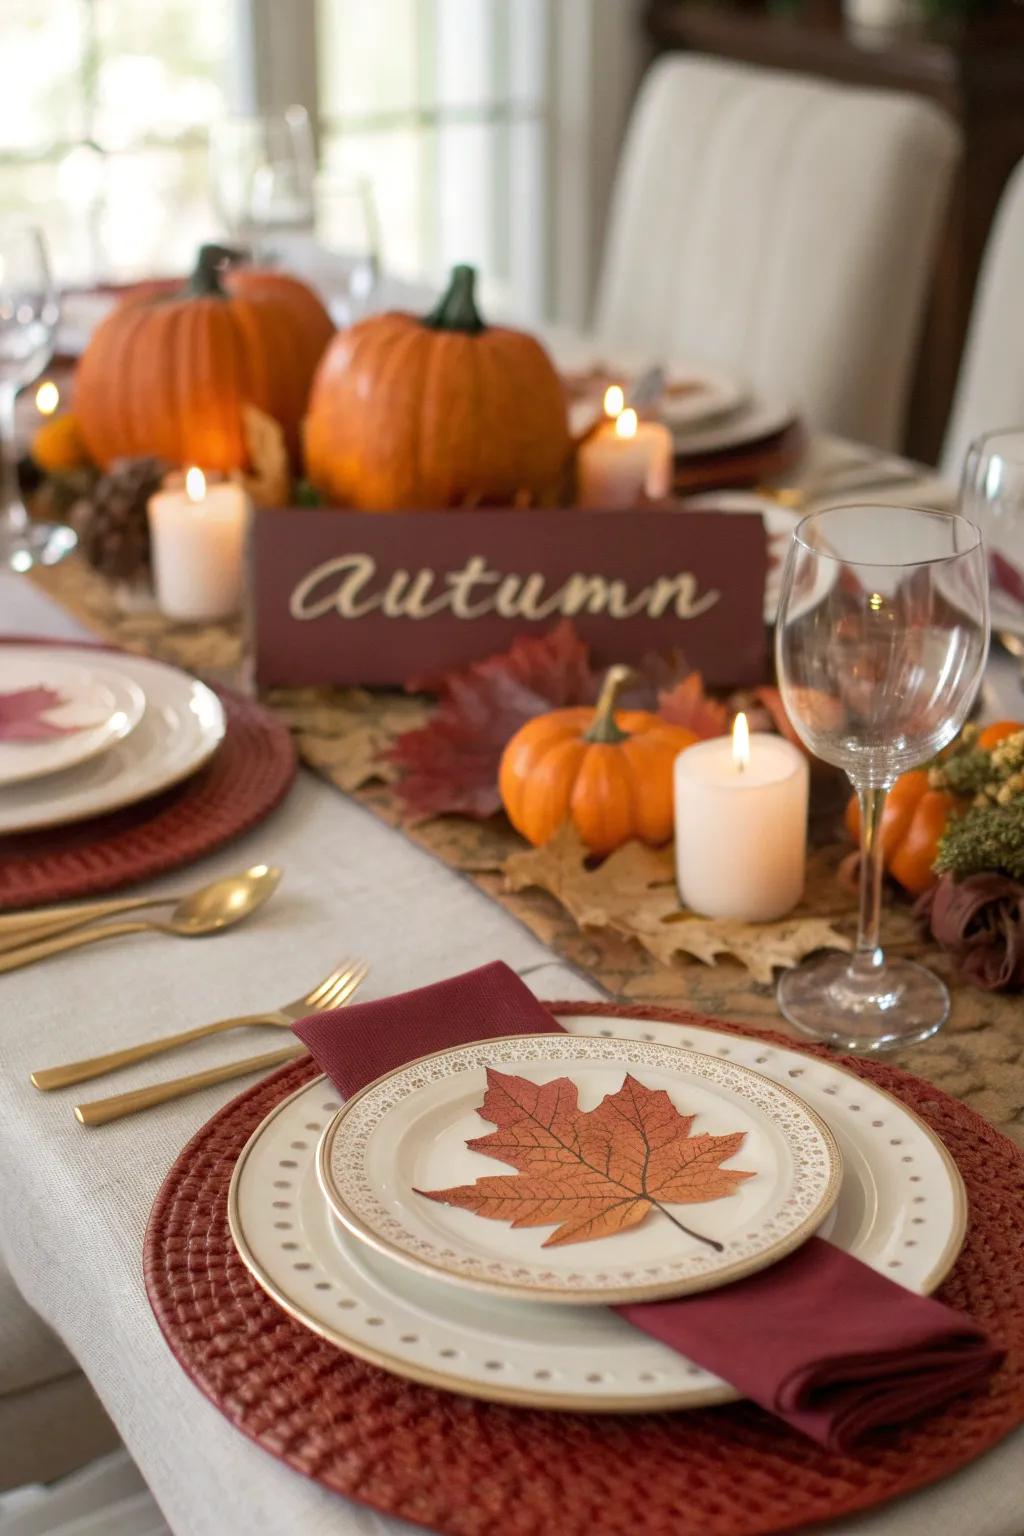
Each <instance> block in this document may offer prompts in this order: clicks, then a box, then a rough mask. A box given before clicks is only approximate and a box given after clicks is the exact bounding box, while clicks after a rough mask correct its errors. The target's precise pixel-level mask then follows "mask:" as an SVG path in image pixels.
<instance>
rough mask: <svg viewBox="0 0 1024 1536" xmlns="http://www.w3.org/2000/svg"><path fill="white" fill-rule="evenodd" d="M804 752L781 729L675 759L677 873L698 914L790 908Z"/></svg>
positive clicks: (802, 829)
mask: <svg viewBox="0 0 1024 1536" xmlns="http://www.w3.org/2000/svg"><path fill="white" fill-rule="evenodd" d="M809 782H810V775H809V772H808V765H807V759H806V757H805V756H804V754H803V753H802V752H801V751H799V749H798V748H797V747H794V746H793V745H792V743H791V742H788V741H785V740H784V739H783V738H782V737H781V736H768V735H760V734H758V735H754V736H751V735H750V734H749V732H748V728H747V720H746V716H745V715H742V714H740V715H737V717H736V722H735V725H734V727H733V735H732V738H731V739H730V738H729V737H728V736H716V737H714V738H713V739H712V740H711V741H703V742H698V743H697V744H696V745H695V746H692V747H688V748H687V750H686V751H685V752H682V753H680V755H679V757H677V758H676V762H675V822H676V876H677V880H678V883H679V895H680V898H681V900H682V903H683V905H684V907H687V908H688V909H689V910H690V911H692V912H699V913H700V914H701V915H702V916H704V917H733V918H739V919H741V920H742V921H744V922H750V923H762V922H770V921H771V920H772V919H774V918H779V917H785V915H786V913H787V912H790V911H792V909H793V908H794V907H795V906H796V904H797V902H798V901H799V900H800V897H801V896H802V895H803V889H804V873H805V868H806V862H807V797H808V787H809Z"/></svg>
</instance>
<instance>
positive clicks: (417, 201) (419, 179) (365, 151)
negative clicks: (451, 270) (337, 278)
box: [324, 127, 429, 277]
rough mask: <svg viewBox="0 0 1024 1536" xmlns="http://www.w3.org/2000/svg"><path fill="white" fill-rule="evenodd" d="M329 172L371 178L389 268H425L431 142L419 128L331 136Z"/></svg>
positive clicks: (410, 271) (404, 271) (409, 272)
mask: <svg viewBox="0 0 1024 1536" xmlns="http://www.w3.org/2000/svg"><path fill="white" fill-rule="evenodd" d="M324 158H325V163H326V168H327V171H328V173H329V174H332V175H333V174H336V173H337V174H340V175H356V176H363V177H365V178H366V179H367V180H368V181H369V183H370V186H371V188H372V191H373V196H374V199H375V202H376V205H377V215H378V218H379V221H380V231H381V258H382V261H383V265H384V267H385V268H386V269H387V270H388V271H390V272H394V273H396V274H398V275H399V276H412V277H415V276H417V275H419V274H420V273H422V272H423V270H424V265H425V262H424V255H425V251H424V244H425V239H424V219H423V212H424V208H423V204H424V201H425V176H426V169H427V164H428V161H429V144H428V142H427V141H426V140H425V139H424V136H423V135H422V134H420V133H418V132H417V131H416V129H415V128H412V127H409V128H402V129H398V130H394V131H389V132H386V133H343V134H338V135H330V136H329V137H328V138H327V141H326V143H325V146H324Z"/></svg>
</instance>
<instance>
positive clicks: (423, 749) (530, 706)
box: [388, 622, 598, 821]
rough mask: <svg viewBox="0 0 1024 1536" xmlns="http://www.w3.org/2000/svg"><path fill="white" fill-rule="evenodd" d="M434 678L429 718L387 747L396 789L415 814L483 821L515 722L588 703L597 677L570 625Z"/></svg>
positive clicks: (496, 803) (493, 807) (493, 805)
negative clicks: (436, 695)
mask: <svg viewBox="0 0 1024 1536" xmlns="http://www.w3.org/2000/svg"><path fill="white" fill-rule="evenodd" d="M440 681H441V694H442V696H441V701H440V703H439V705H438V707H437V711H436V713H435V714H434V717H433V719H432V720H431V721H430V723H429V724H428V725H425V726H423V727H422V728H421V729H419V730H415V731H406V732H405V734H404V735H403V736H400V737H399V738H398V740H397V741H396V743H395V745H394V746H393V747H392V749H391V751H390V752H389V753H388V757H389V759H390V760H391V761H392V762H394V763H397V764H398V766H399V767H400V768H401V769H402V770H403V772H402V777H401V779H400V780H399V782H398V784H397V786H396V789H397V793H398V795H399V798H400V799H401V801H402V803H403V806H404V808H405V811H406V813H407V814H408V815H409V816H411V817H413V818H415V819H416V820H420V821H422V820H425V819H427V818H428V817H431V816H443V815H447V814H449V813H452V812H457V813H458V814H460V815H463V816H473V817H476V818H478V819H479V820H484V819H485V818H486V817H488V816H493V815H494V814H495V812H496V811H499V810H500V809H501V799H500V796H499V794H498V765H499V763H500V761H501V754H502V752H503V751H504V750H505V747H506V745H507V743H508V742H509V741H510V740H511V739H512V737H513V736H514V735H515V733H516V731H518V729H519V727H520V726H521V725H524V724H525V723H526V721H527V720H532V719H533V717H534V716H535V715H542V714H545V713H546V712H547V711H548V710H549V709H561V708H563V706H565V705H569V704H589V703H591V702H592V700H593V699H594V698H595V696H596V693H597V685H598V679H597V677H596V676H595V674H594V673H593V672H592V671H591V669H590V662H589V659H588V655H587V647H586V645H585V644H584V643H583V641H582V640H581V639H580V637H579V635H577V633H576V631H575V630H574V629H573V627H572V625H571V624H569V623H568V622H565V623H562V624H560V625H559V626H558V628H557V629H553V630H552V631H551V632H550V634H547V635H544V636H541V637H534V636H532V635H531V636H521V637H520V638H519V639H517V640H515V641H513V643H512V645H511V646H510V647H509V649H508V650H507V651H504V652H502V653H501V654H500V655H497V656H489V657H488V658H487V659H486V661H479V662H474V663H473V665H472V666H469V667H467V668H465V670H464V671H460V672H449V673H447V674H446V675H445V677H444V678H443V679H442V680H440Z"/></svg>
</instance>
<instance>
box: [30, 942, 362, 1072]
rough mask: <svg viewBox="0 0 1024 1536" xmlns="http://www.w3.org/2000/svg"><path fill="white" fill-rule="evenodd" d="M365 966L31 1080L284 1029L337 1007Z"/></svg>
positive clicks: (353, 965)
mask: <svg viewBox="0 0 1024 1536" xmlns="http://www.w3.org/2000/svg"><path fill="white" fill-rule="evenodd" d="M368 969H369V967H368V966H366V965H364V964H363V962H362V961H361V960H346V961H345V962H344V964H342V965H339V966H338V967H337V969H336V970H333V971H332V972H331V974H330V975H329V976H325V977H324V979H323V981H322V982H321V983H320V985H319V986H318V987H314V988H313V990H312V991H311V992H307V993H306V995H305V996H304V997H297V998H296V999H295V1001H294V1002H293V1003H285V1005H284V1007H283V1008H278V1009H276V1010H275V1011H273V1012H270V1013H250V1014H243V1015H241V1016H240V1017H239V1018H235V1019H219V1020H218V1021H217V1022H216V1023H215V1024H200V1025H199V1026H198V1027H197V1028H195V1029H183V1030H181V1031H179V1033H178V1034H175V1035H162V1036H161V1037H160V1039H159V1040H147V1041H144V1042H143V1044H141V1045H128V1046H125V1047H124V1048H123V1049H122V1050H120V1051H110V1052H108V1053H107V1055H105V1056H91V1057H89V1058H88V1059H87V1060H86V1061H72V1062H69V1063H68V1064H67V1066H63V1067H44V1068H43V1069H42V1070H41V1071H39V1072H33V1073H32V1082H33V1083H34V1085H35V1086H36V1087H37V1088H42V1089H44V1090H47V1091H48V1090H49V1089H51V1088H70V1087H71V1086H72V1084H74V1083H85V1082H88V1081H89V1079H90V1078H93V1077H102V1076H103V1074H104V1073H105V1072H116V1071H117V1070H118V1069H119V1068H120V1067H128V1066H131V1065H132V1064H133V1063H135V1062H137V1061H148V1059H149V1058H150V1057H151V1056H160V1055H162V1054H163V1052H164V1051H172V1050H174V1049H175V1047H176V1046H179V1045H188V1044H189V1043H190V1042H191V1041H193V1040H202V1039H204V1037H205V1036H206V1035H220V1034H223V1033H224V1032H225V1030H229V1029H241V1028H242V1027H243V1026H245V1025H250V1024H255V1025H260V1024H270V1025H274V1026H276V1027H277V1028H287V1027H288V1026H289V1025H291V1024H294V1023H296V1022H297V1021H298V1020H299V1019H301V1018H304V1017H305V1015H306V1014H307V1013H313V1012H316V1011H323V1010H324V1009H327V1008H336V1007H338V1006H339V1004H341V1003H343V1002H345V1000H346V999H347V998H349V997H351V996H352V994H353V992H354V991H355V990H356V988H357V987H358V986H359V985H360V983H361V982H362V981H363V979H364V977H365V976H366V973H367V971H368ZM214 1070H217V1069H214Z"/></svg>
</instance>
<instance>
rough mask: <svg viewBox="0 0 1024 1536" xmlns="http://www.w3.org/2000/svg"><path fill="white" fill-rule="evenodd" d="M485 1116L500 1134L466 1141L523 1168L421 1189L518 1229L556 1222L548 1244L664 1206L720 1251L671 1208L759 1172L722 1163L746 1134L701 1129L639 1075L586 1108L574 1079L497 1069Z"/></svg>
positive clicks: (633, 1222)
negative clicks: (537, 1078)
mask: <svg viewBox="0 0 1024 1536" xmlns="http://www.w3.org/2000/svg"><path fill="white" fill-rule="evenodd" d="M479 1113H480V1115H481V1116H482V1118H483V1119H485V1120H490V1121H491V1122H492V1124H494V1125H495V1126H497V1130H494V1131H489V1132H488V1134H487V1135H486V1136H478V1137H476V1138H474V1139H473V1140H470V1141H467V1142H466V1145H467V1146H468V1147H469V1148H470V1149H471V1150H472V1151H474V1152H482V1153H484V1154H485V1155H486V1156H488V1157H494V1158H497V1159H498V1160H499V1161H500V1162H503V1163H508V1164H510V1165H511V1166H512V1167H513V1168H515V1169H517V1172H516V1173H514V1174H493V1175H485V1176H484V1177H483V1178H479V1179H477V1181H476V1183H475V1184H460V1185H456V1186H454V1187H453V1188H451V1189H421V1190H417V1191H416V1193H417V1194H420V1195H424V1196H426V1198H427V1199H429V1200H437V1201H438V1202H440V1203H441V1204H443V1205H454V1206H458V1207H459V1208H460V1209H462V1210H466V1211H475V1212H476V1214H477V1215H479V1216H486V1217H488V1218H489V1219H490V1220H492V1221H507V1222H510V1223H511V1224H512V1226H513V1227H546V1226H555V1231H554V1232H552V1233H551V1235H550V1237H547V1238H545V1239H544V1242H543V1244H542V1246H543V1247H545V1248H554V1247H558V1246H560V1245H561V1244H563V1243H582V1242H587V1241H589V1240H590V1239H592V1238H597V1237H611V1236H612V1235H613V1234H614V1233H616V1232H624V1231H626V1230H627V1229H628V1228H630V1227H635V1226H637V1225H638V1224H639V1223H640V1222H641V1221H643V1219H644V1217H645V1216H647V1214H648V1213H649V1212H650V1211H652V1210H658V1211H660V1212H661V1213H662V1215H664V1216H667V1217H668V1219H669V1220H670V1221H671V1222H672V1223H673V1224H674V1225H675V1226H677V1227H679V1228H680V1230H681V1231H683V1232H685V1233H686V1234H687V1235H688V1236H689V1237H694V1238H697V1239H698V1241H700V1242H702V1243H707V1244H708V1246H709V1247H712V1248H715V1249H718V1250H719V1251H720V1250H721V1248H722V1244H721V1243H719V1242H717V1241H716V1240H715V1239H714V1238H709V1237H704V1236H703V1235H702V1234H701V1233H699V1232H694V1231H692V1230H691V1228H689V1227H685V1226H683V1224H682V1222H681V1221H679V1220H678V1218H677V1217H675V1216H673V1215H672V1213H671V1211H668V1210H666V1209H665V1207H666V1206H667V1205H692V1204H696V1203H698V1202H703V1201H706V1200H719V1199H722V1198H723V1197H724V1196H726V1195H731V1194H733V1192H734V1191H735V1190H736V1188H737V1186H738V1185H739V1184H741V1183H742V1182H743V1180H744V1179H751V1178H753V1177H754V1175H753V1173H750V1172H744V1171H742V1170H740V1169H735V1168H723V1167H722V1166H721V1165H722V1163H724V1162H725V1161H726V1160H727V1159H728V1158H730V1157H733V1156H734V1155H735V1154H736V1153H737V1152H738V1151H739V1149H740V1147H741V1146H742V1144H743V1141H744V1138H745V1135H746V1133H745V1132H744V1131H734V1132H732V1133H730V1134H727V1135H725V1136H712V1135H709V1134H708V1133H707V1132H704V1133H701V1134H698V1135H696V1136H695V1135H693V1134H692V1126H693V1122H694V1119H695V1116H693V1115H681V1114H680V1113H679V1111H678V1110H677V1109H676V1107H675V1105H674V1104H673V1103H672V1100H671V1099H670V1098H669V1096H668V1094H667V1093H666V1092H665V1091H664V1089H662V1088H656V1089H655V1088H647V1087H645V1086H644V1084H643V1083H641V1082H638V1081H637V1079H636V1078H635V1077H633V1076H632V1075H631V1074H629V1073H627V1074H626V1076H625V1078H624V1080H623V1083H622V1087H621V1088H620V1089H619V1090H618V1091H617V1092H616V1093H609V1094H606V1095H605V1097H604V1098H603V1099H602V1100H601V1102H600V1104H598V1105H597V1107H596V1108H595V1109H591V1110H583V1109H581V1108H580V1107H579V1101H578V1091H577V1088H576V1084H575V1083H574V1082H573V1081H572V1079H571V1078H568V1077H557V1078H554V1079H553V1080H552V1081H551V1082H549V1083H532V1082H530V1081H529V1079H527V1078H523V1077H517V1076H514V1075H512V1074H508V1073H504V1072H497V1071H495V1070H494V1069H493V1068H488V1071H487V1093H486V1095H485V1097H484V1102H483V1104H482V1105H481V1107H480V1110H479Z"/></svg>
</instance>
